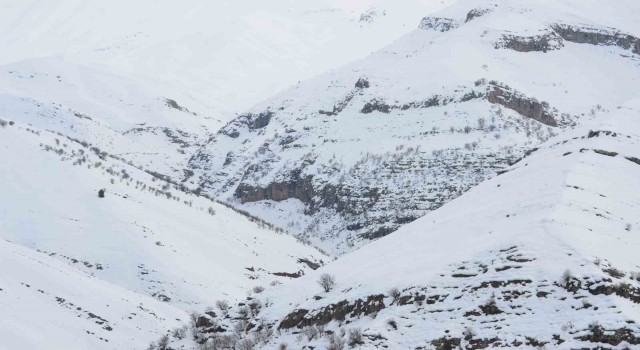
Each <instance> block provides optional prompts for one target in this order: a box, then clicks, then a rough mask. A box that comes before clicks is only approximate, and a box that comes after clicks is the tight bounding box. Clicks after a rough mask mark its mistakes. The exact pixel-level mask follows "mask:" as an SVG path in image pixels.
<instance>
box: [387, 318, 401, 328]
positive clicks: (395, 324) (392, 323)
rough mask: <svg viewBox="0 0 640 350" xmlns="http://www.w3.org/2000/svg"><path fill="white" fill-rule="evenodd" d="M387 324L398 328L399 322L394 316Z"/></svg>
mask: <svg viewBox="0 0 640 350" xmlns="http://www.w3.org/2000/svg"><path fill="white" fill-rule="evenodd" d="M387 324H388V325H389V326H391V327H392V328H393V329H398V323H397V322H396V320H394V319H393V318H390V319H389V320H387Z"/></svg>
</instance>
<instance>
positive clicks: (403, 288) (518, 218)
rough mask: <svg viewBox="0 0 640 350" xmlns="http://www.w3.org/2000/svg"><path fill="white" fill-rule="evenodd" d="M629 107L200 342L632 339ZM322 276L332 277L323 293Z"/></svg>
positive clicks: (635, 193)
mask: <svg viewBox="0 0 640 350" xmlns="http://www.w3.org/2000/svg"><path fill="white" fill-rule="evenodd" d="M638 115H640V100H635V102H629V103H628V104H626V105H625V106H624V107H620V108H617V109H616V110H614V111H612V112H610V113H603V114H602V115H599V118H598V121H594V122H590V123H588V125H585V126H583V127H578V128H577V129H576V130H573V131H570V132H567V133H566V134H563V135H561V136H557V137H554V138H552V139H551V140H549V141H547V142H545V143H544V144H542V145H541V146H540V147H539V148H538V149H536V150H535V151H534V152H532V153H530V155H528V156H527V157H525V158H524V159H522V160H520V161H519V162H517V163H516V164H514V165H513V166H512V167H510V168H509V169H508V171H507V172H506V173H504V174H502V175H500V176H498V177H495V178H493V179H491V180H488V181H485V182H483V183H481V184H480V185H478V186H477V187H475V188H473V189H471V190H469V191H468V192H467V193H465V194H464V195H462V196H461V197H460V198H457V199H455V200H453V201H451V202H450V203H448V204H445V205H444V206H443V207H441V208H440V209H438V210H436V211H433V212H431V213H429V214H427V215H425V216H424V217H423V218H420V219H418V220H416V221H415V222H413V223H410V224H407V225H406V226H403V227H402V228H401V229H399V230H398V231H397V232H394V233H392V234H390V235H388V236H386V237H384V238H381V239H380V240H377V241H375V242H372V243H370V244H369V245H367V246H365V247H363V248H361V249H359V250H357V251H355V252H352V253H350V254H347V255H345V256H343V257H341V258H340V259H338V260H337V261H335V262H333V263H331V264H329V265H327V266H325V267H323V268H321V269H319V270H318V271H315V272H314V273H313V274H312V275H308V276H305V277H303V278H301V279H298V280H296V281H292V282H291V283H288V284H286V285H283V286H279V287H275V288H272V289H268V290H267V291H265V293H264V294H262V295H261V296H260V299H261V300H269V301H270V302H269V304H268V305H266V306H265V307H264V308H262V309H259V311H258V313H257V314H254V315H249V317H245V316H243V313H242V311H241V310H240V309H241V307H236V308H235V309H234V310H233V311H232V312H231V317H230V318H215V319H214V320H213V321H212V323H213V324H217V325H219V326H221V327H223V328H226V329H228V330H231V329H236V330H238V329H240V330H241V331H240V332H236V333H232V332H230V331H229V333H222V334H219V333H207V328H201V329H200V330H201V333H200V335H201V337H202V339H209V340H208V341H207V344H215V342H220V341H221V340H222V338H223V337H224V336H230V335H231V337H232V338H233V337H235V338H234V339H236V341H238V342H240V343H242V342H251V343H252V344H255V348H257V349H259V348H264V349H271V348H275V347H277V346H278V345H279V344H281V343H286V344H288V345H289V347H290V348H299V347H304V346H307V347H316V348H330V347H332V346H336V345H335V344H340V343H343V344H344V345H346V343H347V342H351V343H352V344H351V346H355V347H359V348H363V349H374V348H388V349H453V348H457V347H458V346H461V347H462V348H464V349H482V348H487V347H491V348H493V347H499V348H511V349H532V348H540V347H546V348H553V349H576V348H580V349H628V348H633V347H634V346H637V345H639V344H640V328H638V324H639V322H640V265H639V264H638V261H637V258H636V252H637V251H638V249H639V248H640V235H638V227H639V226H640V221H638V216H637V213H638V208H639V206H640V202H639V201H638V198H640V186H639V184H638V182H637V178H638V176H640V158H639V156H640V155H639V154H638V150H639V149H640V148H639V145H640V123H638ZM321 274H330V275H332V276H334V278H335V281H336V283H335V286H334V287H333V288H332V289H331V290H330V291H329V292H324V291H323V290H322V289H321V287H320V286H319V285H318V284H317V283H316V281H317V280H318V279H319V278H320V276H321ZM394 289H396V290H395V291H394ZM236 317H237V318H236ZM259 319H260V320H262V321H261V323H256V322H258V321H257V320H259ZM238 324H240V326H238ZM255 325H262V327H257V328H256V327H255ZM268 329H271V331H269V330H268ZM265 330H267V331H265ZM276 330H278V331H277V332H276ZM358 330H359V331H358ZM233 334H237V335H235V336H234V335H233ZM351 334H354V335H351ZM358 334H360V335H359V336H358ZM336 335H337V336H336ZM176 344H177V345H178V344H184V343H181V342H176ZM332 344H333V345H332ZM212 346H213V345H212ZM332 348H340V347H332Z"/></svg>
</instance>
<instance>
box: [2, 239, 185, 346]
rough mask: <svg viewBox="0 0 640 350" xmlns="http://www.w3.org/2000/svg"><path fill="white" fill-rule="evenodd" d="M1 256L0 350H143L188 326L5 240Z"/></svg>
mask: <svg viewBox="0 0 640 350" xmlns="http://www.w3.org/2000/svg"><path fill="white" fill-rule="evenodd" d="M0 252H1V254H0V261H1V262H2V264H0V270H1V271H2V273H1V274H0V308H2V312H3V315H5V317H2V319H0V336H1V337H2V344H0V349H7V350H9V349H42V348H55V349H89V348H91V349H142V348H144V347H145V346H146V345H147V344H148V343H149V342H150V341H151V340H154V339H157V338H159V337H160V336H161V335H162V334H164V333H165V332H166V330H167V329H169V328H174V327H178V326H180V325H181V324H183V323H184V322H186V321H187V320H188V316H187V314H186V313H185V312H184V311H182V310H179V309H177V308H175V307H172V306H169V305H166V304H162V303H160V302H159V301H156V300H154V299H152V298H150V297H147V296H144V295H140V294H136V293H133V292H131V291H128V290H126V289H123V288H118V287H115V286H114V285H112V284H109V283H106V282H104V281H101V280H99V279H97V278H93V277H91V276H89V275H88V274H86V273H84V272H82V271H79V270H77V269H75V268H73V267H70V266H68V265H67V264H65V263H63V262H60V261H58V260H57V259H55V258H53V257H50V256H48V255H46V254H42V253H38V252H35V251H33V250H31V249H28V248H25V247H22V246H20V245H17V244H14V243H10V242H8V241H6V240H4V239H0ZM8 315H11V316H8Z"/></svg>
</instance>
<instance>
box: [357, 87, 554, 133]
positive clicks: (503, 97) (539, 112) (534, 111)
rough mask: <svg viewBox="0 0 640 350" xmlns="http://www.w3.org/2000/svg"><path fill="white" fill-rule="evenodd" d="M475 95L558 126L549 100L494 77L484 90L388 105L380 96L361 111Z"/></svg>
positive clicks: (437, 103)
mask: <svg viewBox="0 0 640 350" xmlns="http://www.w3.org/2000/svg"><path fill="white" fill-rule="evenodd" d="M474 99H485V100H487V101H488V102H490V103H494V104H499V105H501V106H503V107H505V108H508V109H511V110H513V111H515V112H517V113H518V114H520V115H522V116H523V117H527V118H531V119H533V120H536V121H538V122H541V123H543V124H546V125H549V126H554V127H555V126H558V122H557V121H556V119H555V118H556V117H555V115H556V114H557V111H554V110H553V109H552V108H551V107H550V106H549V104H548V103H546V102H544V101H543V102H539V101H538V100H537V99H535V98H532V97H527V96H526V95H524V94H523V93H521V92H518V91H515V90H512V89H511V88H509V87H508V86H506V85H502V84H499V83H498V82H495V81H492V82H491V83H490V84H488V87H487V89H486V90H485V91H482V92H481V91H477V90H472V91H470V92H467V93H465V94H462V95H460V96H457V97H453V96H451V97H446V96H439V95H436V96H432V97H430V98H428V99H426V100H423V101H415V102H408V103H404V104H402V105H389V104H387V103H386V102H384V100H383V99H373V100H371V101H369V102H367V103H366V104H365V105H364V106H363V107H362V109H361V110H360V112H361V113H364V114H369V113H372V112H376V111H377V112H381V113H390V112H391V111H392V110H394V109H399V110H403V111H404V110H408V109H415V108H429V107H437V106H446V105H448V104H451V103H461V102H467V101H471V100H474Z"/></svg>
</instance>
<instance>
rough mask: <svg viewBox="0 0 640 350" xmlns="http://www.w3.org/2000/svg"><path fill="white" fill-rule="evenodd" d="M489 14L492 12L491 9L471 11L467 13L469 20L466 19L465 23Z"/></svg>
mask: <svg viewBox="0 0 640 350" xmlns="http://www.w3.org/2000/svg"><path fill="white" fill-rule="evenodd" d="M489 12H491V9H488V8H477V9H473V10H471V11H469V12H468V13H467V18H466V19H465V23H467V22H469V21H471V20H473V19H475V18H478V17H481V16H484V15H485V14H487V13H489Z"/></svg>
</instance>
